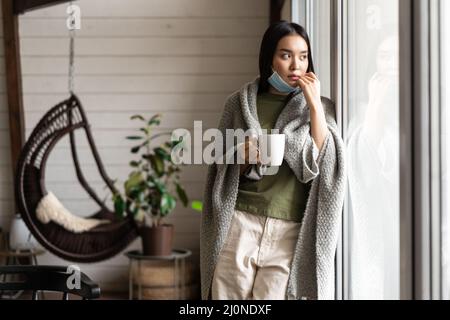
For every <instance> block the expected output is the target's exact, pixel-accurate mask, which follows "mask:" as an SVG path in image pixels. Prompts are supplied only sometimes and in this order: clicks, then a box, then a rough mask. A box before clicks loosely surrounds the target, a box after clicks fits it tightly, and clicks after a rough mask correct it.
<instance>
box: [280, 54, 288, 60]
mask: <svg viewBox="0 0 450 320" xmlns="http://www.w3.org/2000/svg"><path fill="white" fill-rule="evenodd" d="M281 57H282V58H283V59H286V58H289V55H288V54H287V53H284V54H282V55H281Z"/></svg>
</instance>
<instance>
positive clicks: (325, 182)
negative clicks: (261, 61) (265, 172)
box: [200, 77, 346, 300]
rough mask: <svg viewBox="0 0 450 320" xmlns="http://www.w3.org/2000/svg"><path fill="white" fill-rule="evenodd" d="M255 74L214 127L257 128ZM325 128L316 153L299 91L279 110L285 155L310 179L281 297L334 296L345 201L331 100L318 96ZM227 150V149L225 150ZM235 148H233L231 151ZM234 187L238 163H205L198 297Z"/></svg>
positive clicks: (208, 277)
mask: <svg viewBox="0 0 450 320" xmlns="http://www.w3.org/2000/svg"><path fill="white" fill-rule="evenodd" d="M258 84H259V77H257V78H256V79H255V80H254V81H252V82H250V83H247V84H245V85H244V86H243V87H242V88H241V89H240V90H238V91H236V92H234V93H233V94H231V95H230V96H229V97H228V98H227V100H226V103H225V106H224V110H223V114H222V117H221V119H220V123H219V127H218V129H219V130H220V131H221V132H222V134H223V137H224V141H225V133H226V132H225V130H226V129H238V128H241V129H243V130H247V129H249V128H250V129H254V130H257V131H258V132H261V131H259V130H261V126H260V124H259V121H258V116H257V109H256V97H257V93H258ZM321 99H322V105H323V107H324V111H325V116H326V121H327V125H328V129H329V133H328V135H327V137H326V139H325V142H324V144H323V147H322V149H321V150H320V153H319V154H318V157H317V160H316V156H317V152H318V150H317V147H316V146H315V143H314V142H313V139H312V137H311V135H310V111H309V108H308V106H307V103H306V99H305V97H304V94H303V92H301V91H300V93H298V94H296V95H295V96H293V97H292V98H291V99H290V100H289V102H288V103H287V104H286V105H285V107H284V108H283V110H282V112H281V114H280V115H279V117H278V119H277V121H276V123H275V129H279V130H280V131H279V132H280V133H284V134H286V147H285V155H284V159H285V160H286V162H287V163H288V165H289V166H290V168H291V169H292V171H293V172H294V174H295V175H296V177H297V179H298V180H299V181H301V182H303V183H306V182H308V181H311V180H312V185H311V189H310V194H309V197H308V201H307V205H306V209H305V212H304V217H303V220H302V226H301V229H300V233H299V237H298V241H297V244H296V248H295V253H294V257H293V260H292V265H291V271H290V276H289V281H288V286H287V290H286V299H289V300H292V299H333V298H334V279H335V278H334V274H335V273H334V257H335V253H336V246H337V241H338V236H339V230H340V224H341V213H342V206H343V202H344V187H345V182H346V169H345V159H344V156H345V155H344V143H343V141H342V139H341V137H340V135H339V130H338V128H337V125H336V120H335V118H336V117H335V110H334V105H333V103H332V102H331V101H330V100H329V99H327V98H324V97H322V98H321ZM228 151H229V150H228ZM232 152H236V148H235V149H234V150H232ZM238 187H239V164H221V163H220V162H219V161H216V162H215V163H213V164H211V165H210V166H209V167H208V172H207V180H206V186H205V191H204V199H203V213H202V219H201V231H200V273H201V293H202V299H210V298H211V296H210V289H211V283H212V279H213V274H214V270H215V266H216V263H217V260H218V257H219V255H220V251H221V249H222V246H223V244H224V241H225V239H226V237H227V235H228V230H229V227H230V223H231V220H232V217H233V214H234V207H235V204H236V198H237V192H238Z"/></svg>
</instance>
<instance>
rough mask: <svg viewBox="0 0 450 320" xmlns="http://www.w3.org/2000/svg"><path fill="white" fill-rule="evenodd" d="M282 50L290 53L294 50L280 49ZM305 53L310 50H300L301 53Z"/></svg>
mask: <svg viewBox="0 0 450 320" xmlns="http://www.w3.org/2000/svg"><path fill="white" fill-rule="evenodd" d="M280 51H285V52H288V53H292V50H289V49H280ZM303 53H308V50H304V51H300V54H303Z"/></svg>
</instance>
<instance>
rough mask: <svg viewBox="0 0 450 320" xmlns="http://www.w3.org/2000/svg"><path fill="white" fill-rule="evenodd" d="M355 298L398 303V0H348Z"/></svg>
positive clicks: (351, 236)
mask: <svg viewBox="0 0 450 320" xmlns="http://www.w3.org/2000/svg"><path fill="white" fill-rule="evenodd" d="M347 23H348V25H347V27H348V56H347V59H348V60H347V61H348V101H347V106H345V104H344V107H347V108H348V109H347V114H348V117H347V123H346V126H347V128H346V129H347V130H346V132H347V133H346V137H345V139H346V144H347V162H348V177H349V180H348V182H349V188H348V195H347V203H348V206H347V207H348V212H347V213H348V218H349V219H348V222H349V224H348V240H349V241H348V242H349V243H348V247H347V249H348V253H349V254H348V260H349V261H347V264H348V270H349V275H348V276H349V277H348V278H347V279H346V285H347V286H348V289H349V291H348V292H349V298H350V299H399V298H400V279H399V269H400V261H399V259H400V255H399V240H400V230H399V216H400V208H399V118H398V114H399V62H398V56H399V50H398V43H399V42H398V23H399V21H398V0H395V1H393V0H349V1H348V20H347Z"/></svg>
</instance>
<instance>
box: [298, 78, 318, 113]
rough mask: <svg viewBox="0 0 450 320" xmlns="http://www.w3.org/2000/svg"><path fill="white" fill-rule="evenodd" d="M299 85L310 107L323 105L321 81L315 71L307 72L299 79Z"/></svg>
mask: <svg viewBox="0 0 450 320" xmlns="http://www.w3.org/2000/svg"><path fill="white" fill-rule="evenodd" d="M297 83H298V85H299V87H300V88H301V89H302V90H303V93H304V95H305V98H306V102H307V103H308V105H309V107H310V108H319V107H321V106H322V102H321V100H320V81H319V79H318V78H317V76H316V75H315V74H314V73H313V72H308V73H305V74H304V75H302V76H300V78H299V79H298V81H297Z"/></svg>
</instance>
